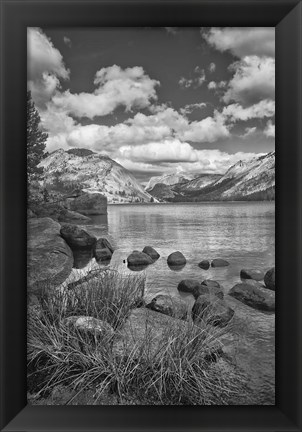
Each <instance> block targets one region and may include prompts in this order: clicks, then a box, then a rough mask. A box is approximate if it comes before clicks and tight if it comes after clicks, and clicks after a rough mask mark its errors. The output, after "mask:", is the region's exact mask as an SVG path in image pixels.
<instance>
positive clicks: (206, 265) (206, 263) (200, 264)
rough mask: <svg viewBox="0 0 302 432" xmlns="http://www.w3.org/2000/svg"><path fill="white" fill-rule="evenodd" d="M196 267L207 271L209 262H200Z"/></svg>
mask: <svg viewBox="0 0 302 432" xmlns="http://www.w3.org/2000/svg"><path fill="white" fill-rule="evenodd" d="M198 267H200V268H202V269H203V270H208V269H209V268H210V261H209V260H202V261H201V262H200V263H199V264H198Z"/></svg>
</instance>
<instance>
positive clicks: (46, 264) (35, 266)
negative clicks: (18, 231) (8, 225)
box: [27, 218, 73, 292]
mask: <svg viewBox="0 0 302 432" xmlns="http://www.w3.org/2000/svg"><path fill="white" fill-rule="evenodd" d="M60 229H61V225H60V224H59V223H58V222H55V221H54V220H52V219H50V218H33V219H29V220H28V231H27V233H28V241H27V275H28V279H27V286H28V290H29V291H30V292H35V291H40V290H41V289H42V288H47V287H52V286H57V285H60V284H61V283H62V282H63V281H64V280H65V279H67V277H68V276H69V274H70V272H71V269H72V266H73V255H72V251H71V249H70V247H69V246H68V244H67V243H66V242H65V240H64V239H63V238H62V237H61V235H60Z"/></svg>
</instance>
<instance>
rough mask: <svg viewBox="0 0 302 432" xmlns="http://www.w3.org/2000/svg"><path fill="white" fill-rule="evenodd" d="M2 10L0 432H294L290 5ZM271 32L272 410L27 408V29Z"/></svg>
mask: <svg viewBox="0 0 302 432" xmlns="http://www.w3.org/2000/svg"><path fill="white" fill-rule="evenodd" d="M0 3H1V24H0V27H1V155H0V161H1V168H0V173H1V195H0V199H1V203H0V211H1V272H0V274H1V298H0V305H1V354H0V355H1V407H0V409H1V413H0V418H1V430H3V431H25V430H26V431H43V430H47V431H54V430H56V431H59V430H62V431H63V430H72V431H97V430H100V431H107V430H108V431H126V430H127V431H141V430H145V431H182V430H183V431H185V430H186V431H191V430H192V431H193V430H194V431H195V430H196V431H197V430H198V431H206V430H209V431H210V430H211V431H216V430H217V431H218V430H224V431H234V430H240V431H255V430H257V431H268V430H270V431H273V430H276V431H292V432H293V431H300V430H301V406H302V403H301V402H302V401H301V388H302V382H301V328H302V326H301V315H302V308H301V270H300V266H301V184H302V183H301V171H302V170H301V119H302V116H301V114H302V110H301V100H302V98H301V96H302V93H301V76H302V70H301V55H302V44H301V29H302V13H301V11H302V7H301V6H302V5H301V1H297V0H277V1H275V0H256V1H243V0H240V1H235V0H230V1H229V0H211V1H209V0H206V1H203V0H195V1H194V0H188V1H173V0H172V1H169V0H163V1H158V0H155V1H150V0H147V1H144V0H143V1H142V0H140V1H128V0H124V1H121V0H111V1H90V0H87V1H84V0H65V1H56V0H52V1H51V0H39V1H30V0H17V1H15V0H0ZM27 26H38V27H44V28H45V27H50V26H58V27H59V26H62V27H69V26H70V27H71V26H74V27H75V26H87V27H92V26H110V27H111V26H115V27H117V26H274V27H276V95H277V99H276V154H277V157H276V176H277V180H276V191H277V194H276V195H277V196H276V271H277V294H276V301H277V308H276V321H277V323H276V336H277V338H276V348H277V355H276V360H277V369H276V383H277V384H276V392H277V399H276V405H275V406H209V407H207V406H205V407H194V406H188V407H186V406H184V407H154V406H153V407H151V406H150V407H146V406H110V407H105V406H104V407H92V406H85V407H82V406H80V407H79V406H68V407H64V406H60V407H59V406H58V407H55V406H27V405H26V403H27V402H26V144H25V141H26V140H25V136H26V135H25V128H26V110H25V106H26V27H27Z"/></svg>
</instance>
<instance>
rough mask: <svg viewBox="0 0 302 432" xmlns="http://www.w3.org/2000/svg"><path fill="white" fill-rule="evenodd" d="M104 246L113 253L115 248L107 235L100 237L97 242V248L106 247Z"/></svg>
mask: <svg viewBox="0 0 302 432" xmlns="http://www.w3.org/2000/svg"><path fill="white" fill-rule="evenodd" d="M104 248H107V249H109V250H110V252H111V253H112V254H113V252H114V248H113V246H112V245H111V243H110V242H109V240H107V239H106V238H105V237H103V238H99V239H98V240H97V242H96V245H95V249H104Z"/></svg>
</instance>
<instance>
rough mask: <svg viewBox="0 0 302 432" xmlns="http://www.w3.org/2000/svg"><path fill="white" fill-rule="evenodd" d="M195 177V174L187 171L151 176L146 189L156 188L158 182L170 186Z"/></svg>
mask: <svg viewBox="0 0 302 432" xmlns="http://www.w3.org/2000/svg"><path fill="white" fill-rule="evenodd" d="M193 178H194V175H193V174H190V173H185V172H179V173H177V172H176V173H172V174H164V175H162V176H157V177H151V178H150V180H149V181H148V183H147V185H146V186H145V190H146V191H150V190H151V189H153V188H154V186H155V185H156V184H165V185H168V186H171V185H175V184H180V183H186V182H188V181H190V180H192V179H193Z"/></svg>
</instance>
